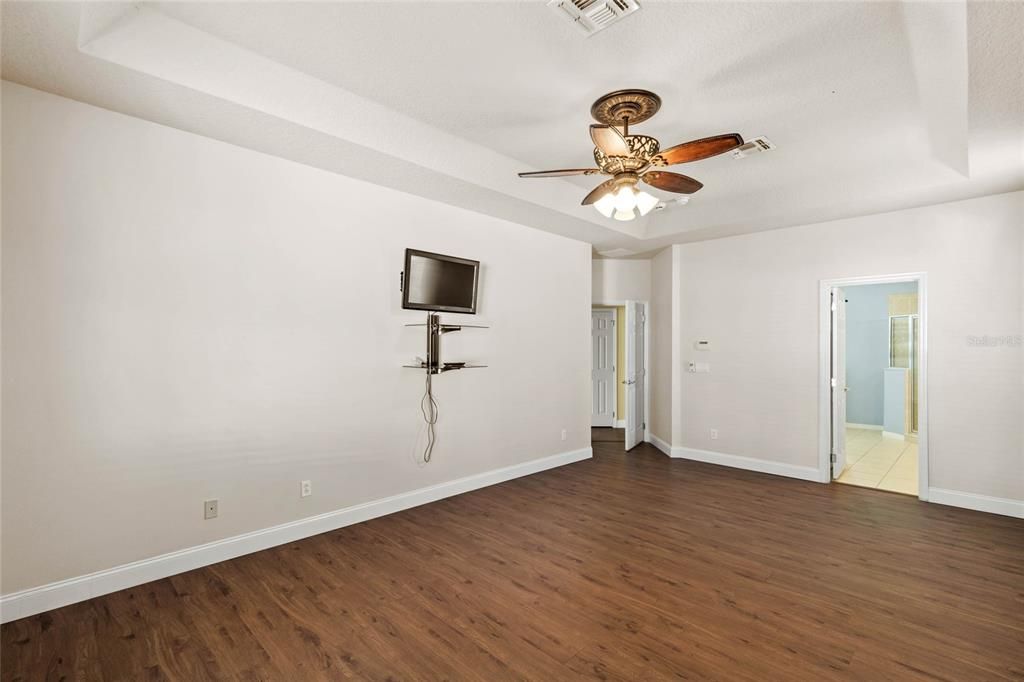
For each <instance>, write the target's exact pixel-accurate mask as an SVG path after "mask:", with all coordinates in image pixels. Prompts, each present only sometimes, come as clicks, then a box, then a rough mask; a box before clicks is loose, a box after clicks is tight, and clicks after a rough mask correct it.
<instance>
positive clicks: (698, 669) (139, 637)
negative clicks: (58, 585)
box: [0, 442, 1024, 682]
mask: <svg viewBox="0 0 1024 682" xmlns="http://www.w3.org/2000/svg"><path fill="white" fill-rule="evenodd" d="M594 447H595V452H596V455H595V458H594V459H593V460H591V461H586V462H580V463H577V464H572V465H569V466H565V467H561V468H559V469H555V470H552V471H548V472H544V473H541V474H537V475H534V476H530V477H527V478H523V479H519V480H516V481H510V482H508V483H504V484H501V485H498V486H493V487H491V488H487V489H484V490H480V491H476V492H472V493H468V494H465V495H460V496H458V497H455V498H450V499H447V500H443V501H440V502H437V503H434V504H430V505H427V506H423V507H419V508H416V509H412V510H409V511H406V512H402V513H399V514H394V515H392V516H388V517H385V518H381V519H377V520H374V521H370V522H367V523H363V524H359V525H356V526H350V527H348V528H344V529H341V530H338V531H335V532H331V533H326V534H323V535H319V536H316V537H312V538H308V539H306V540H303V541H300V542H296V543H292V544H289V545H286V546H282V547H278V548H275V549H271V550H267V551H264V552H259V553H257V554H252V555H249V556H245V557H241V558H239V559H235V560H232V561H227V562H223V563H220V564H216V565H213V566H209V567H206V568H203V569H199V570H195V571H191V572H189V573H185V574H182V575H179V576H175V577H173V578H168V579H165V580H158V581H156V582H152V583H149V584H146V585H142V586H140V587H137V588H133V589H129V590H124V591H122V592H117V593H115V594H111V595H107V596H104V597H99V598H96V599H92V600H90V601H88V602H84V603H81V604H76V605H73V606H68V607H66V608H63V609H59V610H56V611H52V612H49V613H45V614H41V615H38V616H34V617H31V618H26V619H23V620H20V621H16V622H13V623H9V624H7V625H4V626H3V628H2V630H0V642H2V651H0V655H2V659H0V677H2V679H3V680H5V681H6V680H60V679H67V680H188V681H190V682H191V681H195V680H207V679H218V680H219V679H223V680H339V679H361V680H362V679H366V680H385V679H393V680H399V679H401V680H445V679H448V680H505V679H536V680H572V679H603V680H641V679H651V680H654V679H659V680H660V679H670V678H671V679H689V680H730V681H733V680H830V679H844V680H845V679H850V680H872V681H878V680H897V679H898V680H957V681H961V680H970V681H974V680H1021V679H1024V522H1022V521H1020V520H1016V519H1010V518H1005V517H999V516H993V515H986V514H981V513H976V512H969V511H964V510H958V509H952V508H949V507H942V506H938V505H928V504H925V503H921V502H919V501H917V500H915V499H913V498H910V497H906V496H901V495H895V494H891V493H886V492H881V491H877V490H868V489H861V488H855V487H851V486H841V485H831V486H825V485H820V484H815V483H808V482H803V481H796V480H790V479H785V478H778V477H773V476H767V475H761V474H755V473H751V472H744V471H738V470H734V469H726V468H721V467H716V466H712V465H708V464H702V463H697V462H688V461H683V460H670V459H668V458H666V457H664V456H663V455H661V454H660V453H658V452H657V451H656V450H654V449H653V448H652V447H650V446H648V445H642V446H640V447H639V448H637V449H635V450H634V451H633V452H631V453H628V454H627V453H624V452H623V451H622V449H621V444H620V443H615V442H608V443H600V442H599V443H595V445H594Z"/></svg>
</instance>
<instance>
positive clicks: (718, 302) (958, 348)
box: [652, 192, 1024, 500]
mask: <svg viewBox="0 0 1024 682" xmlns="http://www.w3.org/2000/svg"><path fill="white" fill-rule="evenodd" d="M1022 233H1024V192H1015V193H1011V194H1002V195H996V196H990V197H984V198H980V199H973V200H970V201H962V202H956V203H949V204H943V205H939V206H931V207H926V208H918V209H913V210H907V211H899V212H894V213H887V214H882V215H875V216H867V217H863V218H855V219H851V220H843V221H837V222H832V223H825V224H818V225H808V226H803V227H796V228H790V229H781V230H774V231H770V232H764V233H760V234H754V235H746V236H741V237H731V238H727V239H719V240H715V241H707V242H699V243H693V244H685V245H681V246H676V247H674V248H675V249H677V250H678V252H679V254H680V258H681V260H680V263H679V268H678V274H679V276H680V286H679V289H678V292H679V295H680V297H681V303H680V334H679V335H678V336H677V337H675V338H676V343H677V347H678V349H679V350H680V353H681V355H682V357H683V363H682V364H683V365H685V361H686V360H688V359H699V360H703V361H708V362H710V363H711V365H712V373H711V374H690V373H686V372H683V371H680V372H679V374H678V376H679V378H680V380H681V387H682V393H681V396H682V399H681V403H678V409H677V411H676V414H678V416H679V417H680V419H681V427H682V428H681V431H682V433H681V438H680V439H679V440H676V441H673V444H674V445H681V446H685V447H691V448H699V449H704V450H713V451H717V452H723V453H728V454H735V455H742V456H746V457H753V458H757V459H765V460H774V461H777V462H784V463H789V464H795V465H803V466H808V467H816V466H817V463H818V286H819V280H821V279H827V278H839V277H856V276H866V275H884V274H893V273H903V272H913V271H925V272H927V273H928V302H927V305H928V311H927V312H928V320H929V329H928V371H929V377H928V382H929V383H928V399H929V449H930V452H929V456H930V460H931V462H930V476H931V478H930V485H931V486H932V487H936V488H944V489H950V490H957V491H962V492H968V493H975V494H981V495H990V496H994V497H1001V498H1009V499H1016V500H1021V499H1024V430H1022V424H1024V419H1022V416H1024V415H1022V405H1024V348H1022V347H1021V346H1020V345H1019V344H1017V345H1012V344H1006V345H1001V346H977V345H970V343H969V341H968V337H970V336H985V335H989V336H1004V337H1005V336H1010V337H1012V336H1016V337H1017V338H1018V339H1019V338H1020V335H1021V334H1022V333H1024V328H1022V327H1024V323H1022V318H1024V313H1022V297H1024V287H1022V286H1021V281H1022V280H1021V271H1022V269H1024V268H1022V266H1024V248H1022V240H1024V236H1022ZM659 258H661V259H662V260H661V261H660V262H662V263H664V259H663V258H662V256H659ZM659 258H656V259H655V273H656V274H655V279H656V280H660V281H661V282H664V280H665V279H666V275H665V273H664V268H659V267H658V263H659ZM659 288H660V286H656V287H655V292H657V290H658V289H659ZM657 333H658V334H659V340H658V342H657V346H658V347H659V348H661V347H662V345H663V341H662V338H663V337H662V336H661V335H663V334H664V333H665V330H664V328H663V327H659V328H658V330H657ZM698 338H707V339H711V340H712V341H713V343H714V350H712V351H710V352H702V353H700V354H699V357H696V358H695V354H694V351H693V350H692V344H693V342H694V341H695V340H696V339H698ZM662 352H663V351H662ZM652 385H653V382H652ZM652 407H653V406H652ZM664 421H665V417H664V415H662V416H661V421H660V422H659V423H660V424H663V423H664ZM710 428H717V429H718V430H719V433H720V436H719V440H717V441H713V442H712V441H711V440H710V438H709V429H710ZM659 433H661V432H659Z"/></svg>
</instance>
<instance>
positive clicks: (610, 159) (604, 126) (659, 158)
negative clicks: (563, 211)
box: [519, 89, 743, 220]
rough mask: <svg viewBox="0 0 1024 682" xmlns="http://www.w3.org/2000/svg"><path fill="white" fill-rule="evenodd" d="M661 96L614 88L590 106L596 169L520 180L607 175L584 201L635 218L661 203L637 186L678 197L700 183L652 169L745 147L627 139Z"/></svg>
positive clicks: (737, 141)
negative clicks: (664, 146)
mask: <svg viewBox="0 0 1024 682" xmlns="http://www.w3.org/2000/svg"><path fill="white" fill-rule="evenodd" d="M660 108H661V98H660V97H658V96H657V95H656V94H654V93H653V92H649V91H647V90H638V89H630V90H616V91H615V92H610V93H608V94H607V95H604V96H602V97H600V98H598V100H597V101H596V102H594V104H593V106H591V107H590V114H591V116H593V117H594V119H595V120H596V121H598V124H599V125H591V126H590V138H591V140H593V142H594V163H595V164H596V165H597V168H571V169H565V170H553V171H533V172H526V173H520V174H519V177H521V178H554V177H565V176H570V175H598V174H603V175H610V176H612V178H611V179H610V180H606V181H604V182H603V183H601V184H600V185H598V186H597V187H596V188H595V189H594V190H593V191H591V192H590V194H588V195H587V196H586V197H584V199H583V205H584V206H587V205H590V204H593V206H594V208H596V209H597V210H598V211H599V212H600V213H601V215H603V216H605V217H606V218H613V219H615V220H634V219H635V218H638V217H641V216H645V215H647V214H648V213H650V211H651V210H653V209H654V207H655V206H657V205H659V204H660V203H662V202H660V201H659V199H658V198H657V197H655V196H653V195H651V194H648V193H647V192H644V191H643V190H641V189H639V188H638V187H637V185H638V184H639V183H641V182H643V183H644V184H647V185H650V186H651V187H655V188H657V189H660V190H663V191H666V192H674V193H677V194H684V195H688V194H693V193H694V192H696V191H698V190H699V189H700V188H701V187H703V186H704V185H703V184H701V183H700V182H698V181H697V180H694V179H693V178H691V177H687V176H685V175H682V174H680V173H672V172H669V171H662V170H651V169H652V168H660V167H664V166H673V165H675V164H678V163H687V162H690V161H700V160H702V159H707V158H710V157H712V156H717V155H719V154H724V153H726V152H729V151H732V150H734V149H736V148H738V147H740V146H741V145H743V137H741V136H740V135H738V134H737V133H729V134H727V135H716V136H714V137H706V138H703V139H700V140H692V141H690V142H684V143H682V144H677V145H675V146H674V147H669V148H668V149H665V150H662V149H661V144H660V143H659V142H658V140H656V139H655V138H653V137H650V136H649V135H630V133H629V126H630V125H635V124H637V123H642V122H644V121H646V120H647V119H649V118H650V117H652V116H654V115H655V114H656V113H658V110H659V109H660Z"/></svg>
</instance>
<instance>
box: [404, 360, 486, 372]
mask: <svg viewBox="0 0 1024 682" xmlns="http://www.w3.org/2000/svg"><path fill="white" fill-rule="evenodd" d="M402 367H405V368H408V369H427V365H426V364H420V365H402ZM484 367H487V365H471V364H469V363H451V362H446V363H445V364H443V365H441V366H440V367H438V368H437V372H436V374H441V373H442V372H454V371H455V370H457V369H481V368H484Z"/></svg>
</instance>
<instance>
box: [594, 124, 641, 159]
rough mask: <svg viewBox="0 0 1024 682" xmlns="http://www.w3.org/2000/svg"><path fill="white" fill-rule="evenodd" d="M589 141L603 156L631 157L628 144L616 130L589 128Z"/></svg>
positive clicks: (606, 127) (609, 127)
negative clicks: (591, 141)
mask: <svg viewBox="0 0 1024 682" xmlns="http://www.w3.org/2000/svg"><path fill="white" fill-rule="evenodd" d="M590 139H591V140H593V141H594V146H596V147H597V148H598V149H600V150H601V151H602V152H604V154H605V156H633V152H631V151H630V150H629V143H628V142H626V138H624V137H623V136H622V133H620V132H619V129H618V128H613V127H612V126H597V125H594V126H590Z"/></svg>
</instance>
